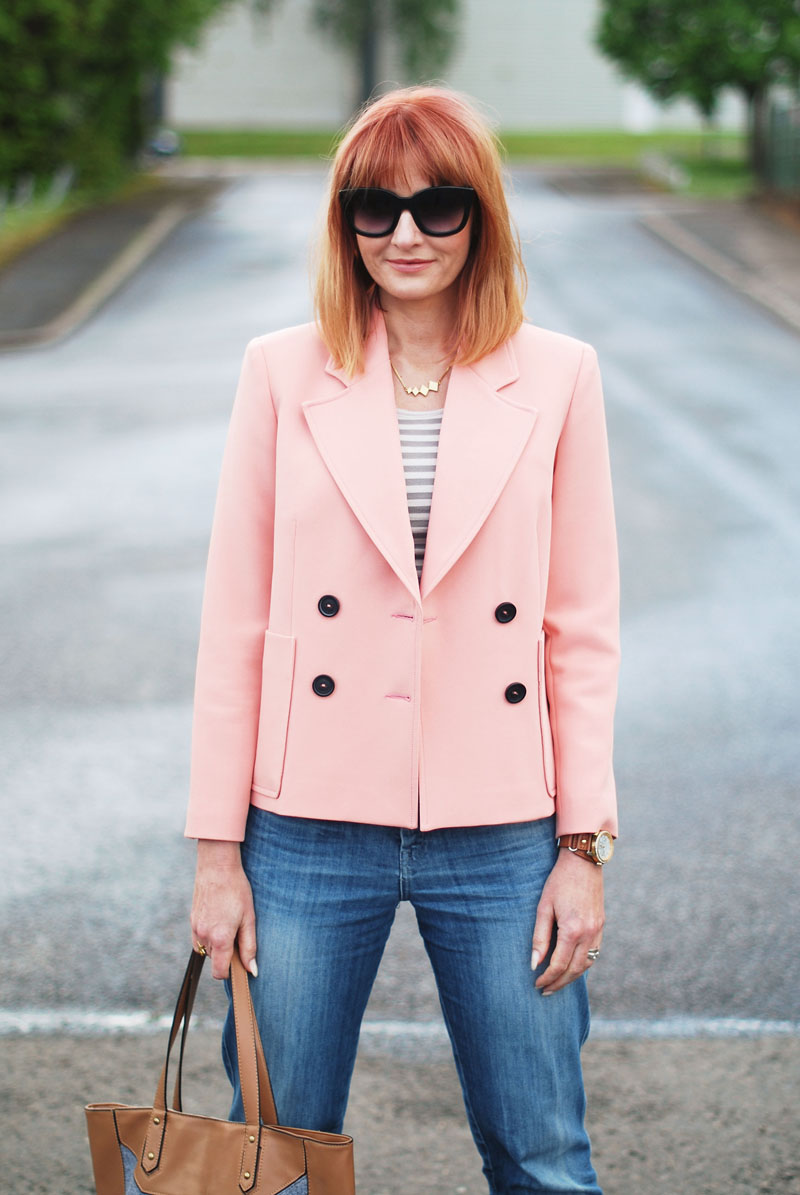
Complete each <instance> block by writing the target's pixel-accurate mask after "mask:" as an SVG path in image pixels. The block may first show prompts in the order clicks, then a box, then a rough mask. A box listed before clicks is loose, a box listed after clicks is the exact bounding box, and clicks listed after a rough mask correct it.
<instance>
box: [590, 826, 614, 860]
mask: <svg viewBox="0 0 800 1195" xmlns="http://www.w3.org/2000/svg"><path fill="white" fill-rule="evenodd" d="M594 849H595V853H596V855H597V858H598V859H599V860H600V862H601V863H608V861H609V859H610V858H611V856H612V855H613V854H614V839H613V838H612V836H611V835H610V834H609V832H608V830H601V831H600V833H599V834H598V835H597V838H596V840H595V844H594Z"/></svg>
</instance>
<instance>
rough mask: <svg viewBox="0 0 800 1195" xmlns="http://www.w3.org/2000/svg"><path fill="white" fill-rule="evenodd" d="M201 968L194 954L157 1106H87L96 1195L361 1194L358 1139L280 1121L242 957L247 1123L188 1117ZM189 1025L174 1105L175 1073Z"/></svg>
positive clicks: (237, 987) (237, 969)
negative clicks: (189, 1056) (185, 1096)
mask: <svg viewBox="0 0 800 1195" xmlns="http://www.w3.org/2000/svg"><path fill="white" fill-rule="evenodd" d="M203 962H204V960H203V958H202V957H201V955H199V954H197V953H196V952H194V951H193V952H192V955H191V958H190V959H189V965H188V966H187V968H186V974H185V975H184V978H183V984H182V985H181V990H180V994H179V996H178V1003H177V1005H176V1007H175V1016H174V1017H173V1020H172V1028H171V1030H170V1035H169V1043H168V1045H167V1056H166V1060H165V1062H164V1069H163V1070H162V1072H161V1077H160V1079H159V1080H158V1086H157V1088H156V1094H155V1099H154V1100H153V1106H152V1108H132V1107H129V1106H128V1105H126V1104H89V1105H88V1106H87V1108H86V1121H87V1125H88V1130H89V1147H90V1149H91V1152H92V1165H93V1166H94V1179H95V1185H96V1187H97V1195H239V1193H242V1195H248V1193H251V1195H355V1179H354V1175H353V1139H352V1137H346V1136H344V1135H343V1134H338V1133H321V1132H315V1131H314V1130H311V1129H295V1128H288V1127H287V1126H286V1125H281V1124H279V1123H278V1117H277V1114H276V1111H275V1101H274V1099H273V1095H272V1088H271V1086H270V1081H269V1073H268V1071H267V1064H266V1061H265V1059H264V1051H263V1048H262V1045H261V1037H260V1035H259V1032H258V1026H257V1024H256V1020H255V1016H254V1014H253V1003H252V1000H251V998H250V984H249V978H248V975H247V972H246V971H245V969H244V966H243V964H242V962H241V961H240V959H239V955H238V952H237V951H234V955H233V962H232V964H231V985H232V988H233V1012H234V1018H235V1021H236V1044H237V1049H238V1055H239V1071H240V1075H241V1083H242V1098H243V1102H244V1115H245V1123H244V1124H242V1123H241V1122H237V1121H229V1120H215V1119H213V1118H211V1117H207V1116H194V1115H190V1114H188V1113H186V1112H184V1111H183V1109H182V1107H181V1071H182V1068H183V1056H184V1048H185V1044H186V1036H187V1030H188V1026H189V1018H190V1016H191V1012H192V1005H193V1004H194V997H195V992H196V991H197V984H198V981H199V978H200V972H201V971H202V968H203ZM181 1025H183V1033H182V1035H181V1047H180V1058H179V1062H178V1071H177V1077H176V1080H175V1090H174V1093H173V1099H172V1106H171V1107H168V1106H167V1071H168V1068H169V1059H170V1054H171V1052H172V1047H173V1046H174V1045H175V1042H176V1040H177V1037H178V1033H179V1031H180V1029H181Z"/></svg>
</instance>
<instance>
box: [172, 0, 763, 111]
mask: <svg viewBox="0 0 800 1195" xmlns="http://www.w3.org/2000/svg"><path fill="white" fill-rule="evenodd" d="M599 7H600V5H599V0H462V19H461V31H460V37H459V43H458V47H457V50H456V53H455V54H454V56H453V59H452V60H451V62H450V65H449V67H448V68H447V70H446V72H445V74H444V77H443V81H444V82H446V83H449V84H450V85H451V86H453V87H457V88H459V89H460V90H462V91H465V92H467V93H468V94H470V95H472V96H474V97H475V98H476V99H477V100H479V101H480V103H481V105H482V106H483V108H484V110H488V112H489V114H490V115H493V116H494V118H495V119H496V120H497V122H498V124H499V125H500V126H501V127H502V128H504V129H508V130H517V129H519V130H525V129H558V128H564V129H591V128H597V129H601V128H604V129H619V128H628V129H631V130H632V131H646V130H648V129H657V128H694V127H697V126H698V124H699V121H698V118H697V116H696V114H695V111H694V109H693V108H692V107H691V105H689V104H686V103H679V104H674V105H670V106H669V107H668V108H660V107H659V106H657V105H656V104H654V103H653V102H652V101H651V100H650V99H649V98H648V96H647V95H646V94H645V93H644V92H643V90H642V89H641V88H639V87H637V86H635V85H633V84H630V83H626V82H625V81H624V80H623V79H622V78H621V76H620V75H619V74H618V72H617V71H616V69H615V68H614V67H613V66H612V65H611V63H610V62H609V61H608V60H607V59H605V58H604V57H603V56H602V55H601V54H600V53H599V51H598V50H597V49H596V48H595V47H594V44H593V31H594V26H595V24H596V22H597V14H598V12H599ZM310 13H311V0H282V3H280V2H279V3H278V5H277V7H276V11H275V12H274V13H273V15H272V16H270V17H266V18H265V17H259V16H257V15H255V14H254V13H253V11H252V9H251V8H250V6H249V3H247V0H244V2H242V3H240V4H237V5H234V6H232V7H231V8H228V9H226V10H225V12H224V13H223V14H222V15H221V16H220V18H219V19H218V20H217V21H215V22H213V23H211V24H210V25H209V26H208V27H207V29H206V30H205V33H204V36H203V40H202V43H201V44H200V45H199V46H198V48H197V49H196V50H182V51H180V52H179V53H178V54H177V55H176V56H175V59H174V69H173V73H172V77H171V79H170V80H169V82H168V84H167V89H166V106H167V120H168V122H169V123H171V124H173V125H176V126H177V127H179V128H192V127H195V128H200V127H206V128H208V127H211V128H263V127H273V128H287V129H293V128H295V129H296V128H322V129H326V128H335V127H338V126H340V125H341V124H343V123H344V122H345V121H346V120H347V119H348V118H349V116H350V115H351V113H352V111H353V108H354V105H355V103H356V99H357V88H358V80H357V73H356V68H355V66H354V64H353V62H352V60H351V59H350V58H349V57H348V55H347V54H346V53H344V52H343V51H342V50H341V49H340V47H339V46H338V45H337V44H336V43H335V42H333V41H332V39H331V38H330V37H329V36H328V35H323V34H322V33H320V31H319V30H317V29H315V28H314V27H313V26H312V23H311V18H310ZM380 75H381V78H382V79H383V80H384V84H385V85H386V84H391V85H401V84H403V83H406V82H408V80H407V79H405V78H404V77H403V72H402V69H401V67H400V64H399V58H398V56H397V53H396V51H395V50H394V47H392V46H390V45H389V46H386V47H385V48H384V59H383V61H382V62H381V67H380ZM721 117H722V123H723V124H724V125H726V126H731V127H737V126H738V124H739V123H740V122H741V119H742V112H741V106H740V105H739V104H738V103H737V102H736V101H735V99H734V100H733V101H729V102H727V103H726V104H725V105H723V109H722V112H721Z"/></svg>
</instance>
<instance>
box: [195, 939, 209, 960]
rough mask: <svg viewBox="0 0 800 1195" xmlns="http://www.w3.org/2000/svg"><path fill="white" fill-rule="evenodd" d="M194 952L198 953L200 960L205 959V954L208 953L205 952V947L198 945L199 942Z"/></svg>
mask: <svg viewBox="0 0 800 1195" xmlns="http://www.w3.org/2000/svg"><path fill="white" fill-rule="evenodd" d="M195 950H196V951H197V953H198V954H199V955H200V956H201V957H202V958H205V957H206V954H207V953H208V951H207V950H206V948H205V946H201V944H200V943H199V942H198V943H197V945H196V946H195Z"/></svg>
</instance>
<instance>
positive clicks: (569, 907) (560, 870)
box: [531, 848, 605, 996]
mask: <svg viewBox="0 0 800 1195" xmlns="http://www.w3.org/2000/svg"><path fill="white" fill-rule="evenodd" d="M604 921H605V916H604V913H603V869H602V867H598V866H597V865H596V864H594V863H590V862H588V861H587V860H586V859H581V858H579V857H578V856H576V855H574V854H571V853H570V852H569V851H568V850H566V849H564V848H562V849H560V850H559V852H558V859H557V860H556V864H555V866H554V868H553V870H552V871H551V872H550V875H549V876H548V877H547V882H546V883H545V886H544V890H543V892H542V895H541V899H540V900H539V907H538V909H537V910H536V925H535V926H534V930H533V953H532V956H531V966H532V969H533V970H536V968H537V967H538V965H539V963H540V962H541V961H542V959H543V958H544V957H545V955H546V954H547V952H548V950H549V949H550V944H551V941H552V936H553V929H554V928H555V929H556V930H557V937H556V944H555V948H554V950H553V955H552V958H551V959H550V964H549V966H548V967H547V968H546V970H545V971H543V972H542V974H541V975H540V976H539V978H538V979H537V980H536V985H535V986H536V987H537V988H538V989H539V991H540V992H541V993H542V995H543V996H549V995H551V994H552V993H553V992H557V991H558V990H559V988H563V987H566V986H567V984H568V983H572V981H573V979H577V978H578V976H579V975H582V974H583V973H584V971H588V969H589V967H591V965H592V959H590V958H589V954H588V952H589V951H590V950H599V948H600V943H601V942H602V940H603V924H604Z"/></svg>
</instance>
